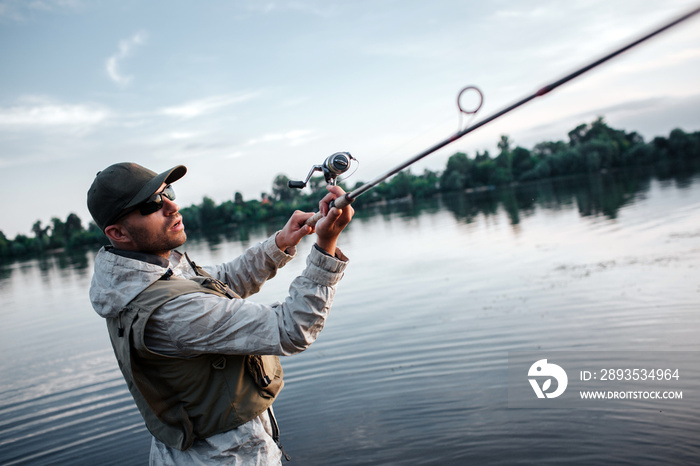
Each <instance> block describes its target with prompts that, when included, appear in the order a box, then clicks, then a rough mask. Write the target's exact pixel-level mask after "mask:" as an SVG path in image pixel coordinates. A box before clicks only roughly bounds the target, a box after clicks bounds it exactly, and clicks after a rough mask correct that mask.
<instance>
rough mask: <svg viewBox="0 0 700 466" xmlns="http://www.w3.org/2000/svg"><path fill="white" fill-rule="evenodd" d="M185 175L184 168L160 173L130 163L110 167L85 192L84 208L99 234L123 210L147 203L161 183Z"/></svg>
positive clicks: (181, 166)
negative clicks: (85, 203)
mask: <svg viewBox="0 0 700 466" xmlns="http://www.w3.org/2000/svg"><path fill="white" fill-rule="evenodd" d="M185 173H187V167H185V166H184V165H178V166H176V167H173V168H171V169H170V170H167V171H164V172H163V173H160V174H158V173H156V172H154V171H153V170H149V169H148V168H145V167H142V166H141V165H139V164H136V163H131V162H122V163H116V164H114V165H111V166H109V167H107V168H105V169H104V170H102V171H100V172H97V175H96V176H95V180H94V181H93V182H92V186H90V189H89V190H88V194H87V205H88V210H89V211H90V215H92V218H93V220H95V223H96V224H97V226H98V227H100V229H101V230H102V231H104V230H105V228H107V227H108V226H110V225H112V224H113V223H114V222H115V221H116V220H117V219H118V218H119V215H121V213H122V212H124V210H126V209H129V208H131V207H134V206H136V205H139V204H140V203H142V202H144V201H146V200H148V198H149V197H151V195H153V194H154V193H155V192H156V191H158V189H159V188H160V187H161V185H162V184H163V183H166V184H170V183H172V182H174V181H177V180H179V179H180V178H182V177H183V176H185Z"/></svg>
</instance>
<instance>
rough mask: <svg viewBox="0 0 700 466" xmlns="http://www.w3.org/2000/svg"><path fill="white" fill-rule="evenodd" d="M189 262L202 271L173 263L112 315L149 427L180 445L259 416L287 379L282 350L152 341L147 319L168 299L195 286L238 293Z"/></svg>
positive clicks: (110, 323)
mask: <svg viewBox="0 0 700 466" xmlns="http://www.w3.org/2000/svg"><path fill="white" fill-rule="evenodd" d="M188 260H189V258H188ZM190 263H191V264H192V266H193V267H194V269H195V272H196V273H197V275H198V276H196V277H194V278H193V279H189V280H188V279H183V278H177V277H171V275H172V272H171V271H170V270H168V273H166V274H165V275H164V276H163V277H162V278H161V279H160V280H158V281H156V282H155V283H153V284H152V285H151V286H149V287H148V288H146V289H145V290H144V291H143V292H141V294H139V295H138V296H137V297H136V298H134V299H133V300H132V301H131V302H130V303H129V304H128V305H127V306H126V307H125V308H124V309H122V311H121V312H120V313H119V315H118V317H116V318H109V319H107V328H108V330H109V336H110V340H111V341H112V347H113V348H114V353H115V355H116V356H117V360H118V362H119V368H120V369H121V371H122V374H123V375H124V379H126V383H127V386H128V387H129V391H130V392H131V395H132V396H133V397H134V401H135V402H136V405H137V406H138V408H139V411H140V412H141V416H143V419H144V421H145V422H146V427H148V430H149V431H150V432H151V433H152V434H153V436H154V437H156V438H157V439H158V440H160V441H161V442H163V443H164V444H165V445H167V446H169V447H172V448H176V449H178V450H186V449H187V448H189V447H190V446H191V445H192V442H194V440H196V439H203V438H207V437H210V436H212V435H215V434H218V433H222V432H227V431H229V430H231V429H234V428H236V427H238V426H240V425H242V424H245V423H246V422H248V421H250V420H251V419H254V418H255V417H257V416H259V415H260V414H261V413H262V412H263V411H265V410H266V409H267V408H269V407H270V405H272V402H273V401H274V400H275V398H276V397H277V394H278V393H279V391H280V390H281V389H282V386H283V385H284V382H283V380H282V366H281V365H280V363H279V358H277V356H257V355H221V354H202V355H200V356H197V357H191V358H190V357H188V358H185V357H173V356H167V355H164V354H159V353H156V352H154V351H151V350H150V349H148V348H147V347H146V345H145V343H144V331H145V328H146V322H147V321H148V319H149V317H150V316H151V314H152V313H153V312H154V311H155V310H156V309H158V308H159V307H160V306H162V305H163V304H165V303H167V302H168V301H170V300H172V299H175V298H176V297H178V296H182V295H185V294H188V293H209V294H214V295H217V296H221V297H227V298H230V299H233V298H238V296H237V295H236V294H235V293H233V292H232V291H231V289H230V288H228V287H227V286H226V285H225V284H224V283H222V282H220V281H219V280H216V279H214V278H212V277H211V276H209V275H208V274H207V273H206V272H204V271H203V270H202V269H201V267H199V266H197V265H196V264H194V263H193V262H190ZM273 424H275V423H274V421H273ZM273 427H274V426H273ZM276 440H277V439H276Z"/></svg>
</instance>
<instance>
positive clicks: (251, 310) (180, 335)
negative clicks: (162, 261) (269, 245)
mask: <svg viewBox="0 0 700 466" xmlns="http://www.w3.org/2000/svg"><path fill="white" fill-rule="evenodd" d="M340 257H341V259H338V258H336V257H330V256H328V255H325V254H323V253H322V252H320V251H318V250H317V249H316V248H312V250H311V252H310V254H309V256H308V258H307V261H306V268H305V269H304V271H303V272H302V274H301V275H300V276H298V277H296V278H295V279H294V280H293V281H292V283H291V285H290V287H289V295H288V296H287V298H286V299H285V301H284V302H283V303H276V304H273V305H264V304H259V303H254V302H251V301H248V300H246V299H232V300H229V299H226V298H221V297H218V296H215V295H211V294H206V293H193V294H189V295H183V296H180V297H178V298H176V299H173V300H172V301H169V302H168V303H166V304H164V305H163V306H161V307H160V308H159V309H157V310H156V311H155V312H154V313H153V314H152V315H151V318H150V319H149V321H148V324H147V326H146V345H147V346H148V347H149V349H151V350H153V351H157V352H159V353H162V354H167V355H172V356H195V355H198V354H202V353H220V354H266V355H278V356H283V355H291V354H295V353H299V352H301V351H303V350H305V349H306V348H308V347H309V345H311V343H313V342H314V341H315V340H316V338H317V336H318V334H319V332H320V331H321V329H323V326H324V324H325V321H326V318H327V317H328V313H329V311H330V307H331V304H332V302H333V297H334V295H335V289H336V285H337V283H338V281H339V280H340V279H341V278H342V276H343V273H344V270H345V267H346V266H347V258H345V257H344V256H343V255H342V253H340Z"/></svg>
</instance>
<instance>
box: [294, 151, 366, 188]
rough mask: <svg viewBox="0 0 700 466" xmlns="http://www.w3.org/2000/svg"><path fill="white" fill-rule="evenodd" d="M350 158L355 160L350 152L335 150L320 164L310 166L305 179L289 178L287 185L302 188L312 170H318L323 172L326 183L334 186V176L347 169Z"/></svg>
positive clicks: (336, 176)
mask: <svg viewBox="0 0 700 466" xmlns="http://www.w3.org/2000/svg"><path fill="white" fill-rule="evenodd" d="M351 160H354V161H355V162H357V159H356V158H355V157H353V156H352V155H350V152H336V153H335V154H333V155H329V156H328V157H327V158H326V160H324V161H323V163H322V164H321V165H314V166H313V167H311V171H310V172H309V174H308V175H306V180H304V181H291V180H290V181H289V183H287V185H288V186H289V187H290V188H297V189H303V188H305V187H306V183H308V182H309V180H310V179H311V176H312V175H313V174H314V172H317V171H320V172H323V177H324V178H325V179H326V183H328V184H329V185H330V186H335V182H336V178H338V176H340V175H342V174H343V173H345V172H346V171H348V169H349V168H350V161H351ZM353 173H354V172H353Z"/></svg>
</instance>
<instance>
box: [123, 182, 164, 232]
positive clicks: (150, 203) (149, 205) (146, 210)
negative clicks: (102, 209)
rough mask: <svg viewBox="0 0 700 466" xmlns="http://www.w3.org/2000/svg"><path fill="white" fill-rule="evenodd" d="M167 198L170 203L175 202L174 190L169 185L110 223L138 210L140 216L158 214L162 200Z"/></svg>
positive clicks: (161, 206)
mask: <svg viewBox="0 0 700 466" xmlns="http://www.w3.org/2000/svg"><path fill="white" fill-rule="evenodd" d="M164 197H165V198H167V199H169V200H171V201H174V200H175V190H174V189H173V187H172V186H171V185H167V186H166V187H165V188H163V190H162V191H161V192H159V193H155V194H154V195H152V196H151V197H149V198H148V199H147V200H145V201H143V202H142V203H141V204H138V205H136V206H134V207H132V208H131V209H129V210H126V211H124V212H122V213H121V214H119V216H118V217H117V218H116V219H114V220H113V222H112V223H114V222H116V221H117V220H119V219H121V218H123V217H126V216H127V215H129V214H130V213H131V212H133V211H135V210H138V211H139V212H140V213H141V215H143V216H146V215H151V214H152V213H154V212H158V211H159V210H160V209H162V208H163V204H164V202H163V198H164Z"/></svg>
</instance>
